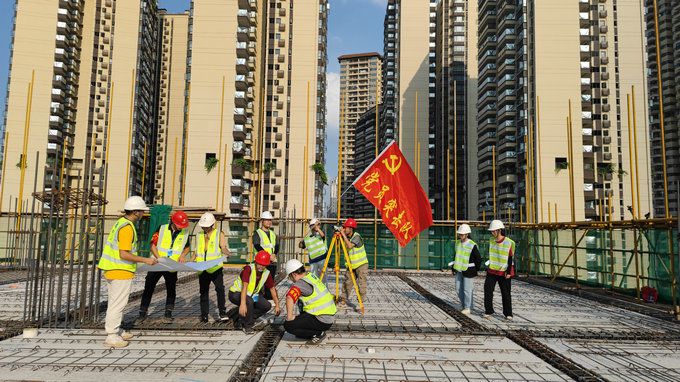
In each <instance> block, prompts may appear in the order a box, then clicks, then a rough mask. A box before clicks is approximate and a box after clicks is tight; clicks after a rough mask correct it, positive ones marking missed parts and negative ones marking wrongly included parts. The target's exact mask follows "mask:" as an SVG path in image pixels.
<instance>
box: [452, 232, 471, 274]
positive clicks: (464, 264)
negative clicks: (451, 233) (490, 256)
mask: <svg viewBox="0 0 680 382" xmlns="http://www.w3.org/2000/svg"><path fill="white" fill-rule="evenodd" d="M475 245H477V244H476V243H475V242H474V241H472V240H470V239H468V240H467V241H466V242H464V243H463V242H461V241H460V240H456V256H455V257H454V259H453V269H455V270H457V271H460V272H462V271H466V270H467V269H468V268H470V267H474V266H475V263H471V262H470V255H471V254H472V249H473V248H474V247H475Z"/></svg>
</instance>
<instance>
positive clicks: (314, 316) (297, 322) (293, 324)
mask: <svg viewBox="0 0 680 382" xmlns="http://www.w3.org/2000/svg"><path fill="white" fill-rule="evenodd" d="M286 273H287V274H288V278H289V279H290V281H291V282H292V283H293V285H292V286H291V287H290V289H289V290H288V293H287V294H286V322H284V324H283V327H284V328H285V329H286V331H287V332H288V333H291V334H293V335H295V336H296V337H299V338H304V339H308V340H310V342H311V343H313V344H318V343H320V342H321V341H322V340H323V339H324V338H325V337H326V331H327V330H328V329H330V328H331V326H332V325H333V322H334V320H335V313H336V312H337V308H336V306H335V302H334V301H333V295H332V294H331V293H330V292H329V291H328V289H327V288H326V285H324V283H323V282H322V281H321V280H319V278H318V277H316V275H315V274H313V273H311V272H307V271H306V270H305V267H304V265H303V264H302V263H301V262H300V260H297V259H291V260H288V262H286ZM298 299H299V300H300V301H302V312H301V313H300V314H299V315H298V316H297V317H295V304H296V303H297V302H298Z"/></svg>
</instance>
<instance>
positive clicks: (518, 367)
mask: <svg viewBox="0 0 680 382" xmlns="http://www.w3.org/2000/svg"><path fill="white" fill-rule="evenodd" d="M261 380H262V381H277V382H286V381H312V380H317V381H378V380H382V381H407V380H408V381H461V380H468V381H478V380H480V381H489V380H503V381H567V380H570V379H569V378H568V377H567V376H566V375H564V374H562V373H561V372H560V371H558V370H556V369H555V368H553V367H552V366H550V365H548V364H546V363H545V362H543V361H542V360H541V359H539V358H538V357H536V356H534V355H533V354H531V353H530V352H528V351H526V350H524V349H522V348H521V347H519V346H518V345H517V344H515V343H514V342H512V341H510V340H508V339H506V338H502V337H487V336H469V335H450V334H444V335H441V334H427V335H426V334H405V333H399V334H396V333H395V334H387V333H336V332H333V333H331V334H329V336H328V337H327V338H326V339H325V340H324V341H323V342H322V343H321V344H319V345H307V344H306V342H303V341H300V340H297V339H295V338H294V337H293V336H291V335H290V334H286V335H285V336H284V338H283V339H282V341H281V342H280V343H279V346H278V347H277V349H276V351H275V352H274V355H273V356H272V359H271V361H270V362H269V365H268V366H267V368H266V370H265V372H264V374H263V377H262V379H261Z"/></svg>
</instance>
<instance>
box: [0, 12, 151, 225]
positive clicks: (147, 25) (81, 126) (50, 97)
mask: <svg viewBox="0 0 680 382" xmlns="http://www.w3.org/2000/svg"><path fill="white" fill-rule="evenodd" d="M157 28H158V23H157V7H156V2H155V1H151V0H133V1H125V2H122V1H112V0H104V1H101V2H99V3H97V4H95V3H94V2H85V1H82V0H70V1H66V0H59V1H57V0H54V1H37V0H22V1H19V2H17V9H16V17H15V28H14V36H13V41H14V43H13V47H12V65H11V72H10V77H9V86H8V97H7V113H6V121H5V130H6V131H7V133H8V134H9V142H10V143H9V145H8V146H7V150H6V157H5V159H6V160H7V161H8V163H12V164H14V163H16V164H17V166H7V171H6V174H5V190H4V195H7V197H6V198H5V199H4V200H3V205H2V206H1V207H0V208H2V210H5V211H6V210H7V209H8V208H9V203H10V201H9V196H12V197H14V198H16V197H18V196H19V194H20V189H21V184H22V183H23V186H24V188H25V189H24V192H23V197H24V198H26V197H27V190H28V184H29V181H28V180H27V179H33V177H34V176H35V175H36V174H35V172H34V171H35V170H34V169H35V164H36V163H35V153H36V152H38V153H39V155H40V159H39V161H40V163H45V164H46V166H42V165H40V166H38V171H39V174H37V177H38V179H39V183H38V189H40V190H52V189H57V188H66V187H72V188H75V187H77V186H78V184H80V188H84V189H92V190H94V192H96V193H100V194H102V195H105V196H106V199H107V200H108V201H109V204H110V205H114V206H120V205H122V202H123V200H125V198H127V196H128V195H132V194H137V195H142V194H143V195H144V196H145V197H146V198H147V200H150V197H151V194H152V190H153V185H152V184H151V182H150V181H147V182H144V180H143V177H142V175H143V174H144V175H145V176H146V177H149V178H148V179H150V176H151V170H152V169H153V162H154V161H153V158H154V155H155V137H156V133H155V131H156V118H157V115H156V112H155V111H156V105H155V102H156V94H155V92H156V88H157V87H156V64H155V62H156V61H155V57H156V54H157V49H158V45H157V37H158V36H157V34H158V30H157ZM114 41H115V45H114ZM32 73H35V76H34V77H32ZM31 80H32V85H31V88H30V92H29V88H28V84H29V82H31ZM114 88H115V89H114ZM29 93H30V94H31V96H30V97H29ZM29 98H30V99H29ZM29 101H30V102H29ZM24 127H27V128H26V130H25V129H24ZM24 131H26V132H27V134H26V138H25V140H24ZM109 132H110V135H109ZM24 144H25V146H26V148H27V150H26V153H27V155H26V156H27V161H26V171H25V174H24V177H23V178H22V177H21V168H20V167H21V166H20V162H21V158H20V157H21V155H22V152H23V147H24ZM107 149H108V153H107ZM145 159H146V169H144V165H145ZM107 160H108V161H109V163H114V165H113V166H106V161H107ZM62 162H63V168H64V173H62V172H61V168H62V166H61V164H62ZM126 177H127V178H126ZM106 178H108V181H107V179H106ZM104 185H106V189H104ZM142 186H144V189H145V190H144V192H143V190H142ZM115 208H118V207H115ZM109 211H110V210H109Z"/></svg>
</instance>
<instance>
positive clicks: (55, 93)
mask: <svg viewBox="0 0 680 382" xmlns="http://www.w3.org/2000/svg"><path fill="white" fill-rule="evenodd" d="M65 96H66V93H65V92H64V91H63V90H61V89H52V101H55V102H59V101H62V100H63V99H64V97H65Z"/></svg>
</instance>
